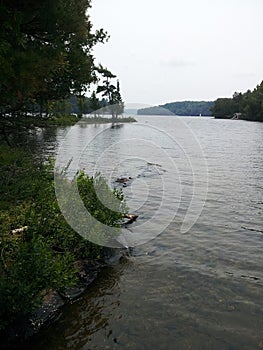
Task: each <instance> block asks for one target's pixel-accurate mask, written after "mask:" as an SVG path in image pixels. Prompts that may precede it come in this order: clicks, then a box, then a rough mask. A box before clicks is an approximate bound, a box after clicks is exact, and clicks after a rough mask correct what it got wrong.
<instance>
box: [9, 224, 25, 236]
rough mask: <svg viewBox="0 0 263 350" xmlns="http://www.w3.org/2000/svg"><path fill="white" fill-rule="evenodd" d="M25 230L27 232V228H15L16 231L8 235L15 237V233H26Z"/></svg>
mask: <svg viewBox="0 0 263 350" xmlns="http://www.w3.org/2000/svg"><path fill="white" fill-rule="evenodd" d="M26 230H28V226H24V227H21V228H16V229H14V230H12V231H10V233H11V234H12V235H15V234H17V233H21V232H24V231H26Z"/></svg>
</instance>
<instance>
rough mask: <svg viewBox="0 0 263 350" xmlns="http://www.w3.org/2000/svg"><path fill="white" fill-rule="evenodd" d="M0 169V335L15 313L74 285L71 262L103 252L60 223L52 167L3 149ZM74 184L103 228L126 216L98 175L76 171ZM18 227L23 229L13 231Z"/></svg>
mask: <svg viewBox="0 0 263 350" xmlns="http://www.w3.org/2000/svg"><path fill="white" fill-rule="evenodd" d="M0 167H1V169H0V170H1V172H0V174H1V175H0V196H1V198H5V199H4V200H3V201H1V203H0V232H1V236H0V253H1V256H0V329H2V330H3V329H4V328H5V327H6V326H7V325H8V324H9V323H10V322H12V321H13V320H14V319H15V318H16V317H17V316H18V315H19V314H28V313H29V312H30V311H31V310H32V309H33V308H34V307H35V306H36V305H38V304H39V303H40V302H41V298H42V294H43V291H44V290H48V289H55V290H63V289H65V288H66V287H67V286H72V285H73V284H74V283H76V281H77V277H76V270H75V268H74V262H75V261H76V260H79V259H82V258H85V259H90V260H93V261H94V260H96V259H100V258H101V256H102V255H103V248H102V247H101V246H97V245H95V244H93V243H91V242H90V241H87V240H85V239H84V238H83V237H81V236H79V235H78V234H77V233H76V232H74V231H73V230H72V228H71V227H70V226H69V225H68V224H67V222H66V221H65V219H64V217H63V215H62V213H61V212H60V209H59V206H58V203H57V200H56V195H55V189H54V178H53V164H52V162H49V163H48V164H43V162H40V161H37V160H35V159H33V158H32V156H31V157H29V156H28V155H25V153H23V152H22V151H18V150H11V149H10V148H8V147H7V146H5V147H3V148H2V152H1V153H0ZM75 180H76V181H77V184H78V188H79V193H80V196H81V198H82V200H83V203H84V204H85V206H86V208H87V210H88V211H89V212H90V213H91V214H92V215H93V216H94V217H95V218H96V219H97V220H99V221H100V222H102V223H104V224H106V225H109V226H116V227H118V226H120V220H121V219H122V217H123V214H122V213H124V212H125V211H126V206H125V203H124V202H123V194H122V192H121V191H119V190H118V191H117V190H114V191H111V190H110V189H109V187H108V185H107V183H106V181H105V180H104V179H103V178H102V177H101V176H100V175H98V176H96V177H95V178H92V177H91V178H90V177H88V176H87V175H85V174H84V173H83V172H80V173H79V174H77V175H76V179H75ZM96 186H99V188H100V189H101V190H102V191H103V196H104V197H105V198H106V200H109V201H110V200H112V198H113V196H114V198H115V201H114V204H113V205H115V207H113V209H114V210H112V208H111V209H108V208H105V206H104V205H103V204H102V203H101V202H100V200H99V198H98V196H97V194H96ZM69 191H70V185H69ZM112 195H113V196H112ZM116 199H117V201H116ZM21 227H24V228H25V227H27V229H24V230H22V231H21V232H17V231H13V230H14V229H17V228H21ZM88 229H89V228H87V230H88ZM98 234H104V233H103V232H101V233H100V232H98Z"/></svg>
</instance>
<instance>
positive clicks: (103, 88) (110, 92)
mask: <svg viewBox="0 0 263 350" xmlns="http://www.w3.org/2000/svg"><path fill="white" fill-rule="evenodd" d="M97 71H98V72H99V73H100V74H101V75H102V77H103V79H104V80H103V85H99V86H98V88H97V93H102V96H104V97H107V98H108V105H109V106H108V110H109V113H110V114H111V115H112V118H118V115H120V114H122V113H123V111H124V102H123V101H122V97H121V94H120V83H119V80H117V85H116V86H115V85H113V84H112V83H111V79H113V78H116V76H115V75H113V74H112V73H111V72H110V71H109V70H108V69H106V68H103V67H102V66H101V65H100V66H99V67H98V68H97Z"/></svg>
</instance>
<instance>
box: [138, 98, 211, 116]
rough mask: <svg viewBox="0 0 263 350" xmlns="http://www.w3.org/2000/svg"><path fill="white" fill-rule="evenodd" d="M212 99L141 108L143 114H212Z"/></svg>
mask: <svg viewBox="0 0 263 350" xmlns="http://www.w3.org/2000/svg"><path fill="white" fill-rule="evenodd" d="M213 104H214V102H212V101H209V102H207V101H183V102H171V103H166V104H164V105H160V106H155V107H149V108H143V109H139V110H138V112H137V114H139V115H140V114H142V115H179V116H199V115H203V116H211V115H212V113H211V107H212V106H213Z"/></svg>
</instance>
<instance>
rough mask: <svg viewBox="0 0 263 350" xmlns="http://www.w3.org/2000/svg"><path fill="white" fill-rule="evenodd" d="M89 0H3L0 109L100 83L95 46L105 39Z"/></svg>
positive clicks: (57, 97) (16, 108)
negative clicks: (90, 12) (95, 25)
mask: <svg viewBox="0 0 263 350" xmlns="http://www.w3.org/2000/svg"><path fill="white" fill-rule="evenodd" d="M90 6H91V5H90V0H67V1H63V0H38V1H35V0H1V2H0V22H1V27H0V112H1V114H2V115H3V114H5V113H12V114H15V113H16V112H18V111H19V112H21V110H28V108H29V106H30V105H32V104H33V103H38V104H39V105H40V106H41V110H42V111H45V109H46V107H47V103H48V101H50V100H60V99H64V98H66V97H68V96H69V94H70V93H76V94H81V93H83V92H85V91H86V89H87V87H88V86H89V85H90V84H91V83H94V82H96V81H97V79H98V78H97V74H96V73H97V72H96V69H95V63H94V57H93V54H92V49H93V47H94V46H95V45H96V44H97V43H98V42H104V41H105V40H107V34H106V33H105V32H104V31H103V30H102V29H100V30H97V31H95V32H93V31H92V23H91V22H90V19H89V16H88V15H87V10H88V9H89V8H90Z"/></svg>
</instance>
